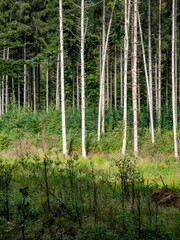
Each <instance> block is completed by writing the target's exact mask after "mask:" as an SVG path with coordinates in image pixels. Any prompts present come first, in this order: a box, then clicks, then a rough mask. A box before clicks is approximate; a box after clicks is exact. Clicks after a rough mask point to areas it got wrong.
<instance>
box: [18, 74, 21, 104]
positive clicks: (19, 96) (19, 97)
mask: <svg viewBox="0 0 180 240" xmlns="http://www.w3.org/2000/svg"><path fill="white" fill-rule="evenodd" d="M20 87H21V86H20V80H19V77H18V107H19V109H20V107H21V88H20Z"/></svg>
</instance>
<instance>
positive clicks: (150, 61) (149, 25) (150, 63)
mask: <svg viewBox="0 0 180 240" xmlns="http://www.w3.org/2000/svg"><path fill="white" fill-rule="evenodd" d="M148 57H149V85H150V94H151V105H152V108H151V111H153V84H152V46H151V0H149V11H148ZM152 115H153V113H152Z"/></svg>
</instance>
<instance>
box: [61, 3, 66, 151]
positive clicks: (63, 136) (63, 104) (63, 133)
mask: <svg viewBox="0 0 180 240" xmlns="http://www.w3.org/2000/svg"><path fill="white" fill-rule="evenodd" d="M59 27H60V59H61V114H62V142H63V154H64V156H67V144H66V116H65V89H64V39H63V10H62V0H59Z"/></svg>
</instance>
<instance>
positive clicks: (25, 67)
mask: <svg viewBox="0 0 180 240" xmlns="http://www.w3.org/2000/svg"><path fill="white" fill-rule="evenodd" d="M24 60H25V61H26V34H24ZM26 93H27V65H26V63H25V64H24V108H25V107H26V99H27V97H26Z"/></svg>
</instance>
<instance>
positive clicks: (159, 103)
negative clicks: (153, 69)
mask: <svg viewBox="0 0 180 240" xmlns="http://www.w3.org/2000/svg"><path fill="white" fill-rule="evenodd" d="M158 61H159V70H158V125H159V130H160V123H161V0H159V57H158Z"/></svg>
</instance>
